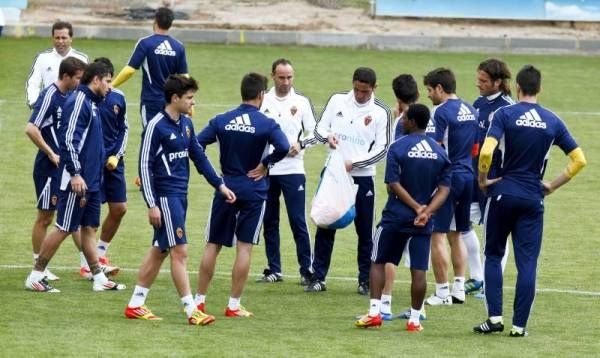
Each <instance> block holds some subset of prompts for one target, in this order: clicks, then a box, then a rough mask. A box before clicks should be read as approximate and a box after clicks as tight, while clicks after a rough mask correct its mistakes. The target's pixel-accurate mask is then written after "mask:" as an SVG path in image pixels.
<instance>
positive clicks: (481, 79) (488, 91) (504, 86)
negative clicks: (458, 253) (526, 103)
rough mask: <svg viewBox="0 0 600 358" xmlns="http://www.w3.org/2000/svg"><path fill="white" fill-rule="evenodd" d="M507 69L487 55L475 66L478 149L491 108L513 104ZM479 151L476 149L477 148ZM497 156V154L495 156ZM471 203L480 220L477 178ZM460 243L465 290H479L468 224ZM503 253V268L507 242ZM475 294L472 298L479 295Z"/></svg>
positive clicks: (477, 259)
mask: <svg viewBox="0 0 600 358" xmlns="http://www.w3.org/2000/svg"><path fill="white" fill-rule="evenodd" d="M509 80H510V70H509V69H508V66H506V64H505V63H504V62H502V61H501V60H498V59H495V58H490V59H487V60H485V61H483V62H481V63H480V64H479V66H478V67H477V88H478V89H479V94H480V96H479V98H477V100H475V102H474V103H473V107H474V108H475V109H476V110H477V113H478V123H479V128H478V130H477V146H478V148H481V146H482V145H483V140H484V139H485V135H486V133H487V130H488V128H489V127H490V120H491V119H492V115H493V113H494V111H496V110H497V109H498V108H501V107H504V106H508V105H511V104H514V103H515V102H514V101H513V99H512V98H510V85H509V83H508V81H509ZM477 152H479V150H477ZM497 158H499V156H497ZM478 161H479V153H478V154H477V155H476V156H475V157H474V158H473V170H474V171H475V173H476V174H477V162H478ZM473 183H474V188H473V202H472V203H471V215H470V218H471V224H473V223H475V224H479V223H481V219H482V218H483V214H482V213H483V211H484V209H485V195H484V194H483V193H482V192H481V190H479V186H478V185H477V179H475V180H474V181H473ZM462 238H463V242H464V243H465V247H466V249H467V264H468V265H469V276H470V278H469V279H468V280H467V281H465V293H466V294H470V293H474V292H478V291H480V290H481V289H482V287H483V267H482V264H481V256H480V251H481V248H480V246H479V239H478V238H477V233H476V232H475V230H473V227H471V230H469V231H468V232H464V233H462ZM506 249H507V250H506V253H505V255H504V258H503V259H502V271H503V272H504V267H505V266H506V260H507V258H508V245H507V247H506ZM481 296H482V295H480V294H478V295H476V296H475V297H481Z"/></svg>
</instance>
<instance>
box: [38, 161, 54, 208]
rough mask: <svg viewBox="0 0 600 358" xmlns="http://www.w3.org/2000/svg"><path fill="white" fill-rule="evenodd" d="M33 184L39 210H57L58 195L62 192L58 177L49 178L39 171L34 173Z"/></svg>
mask: <svg viewBox="0 0 600 358" xmlns="http://www.w3.org/2000/svg"><path fill="white" fill-rule="evenodd" d="M33 184H34V186H35V196H36V199H37V208H38V209H40V210H56V204H57V203H58V194H59V191H60V180H59V178H58V177H57V176H54V175H53V176H48V175H44V173H40V172H39V171H37V170H35V169H34V171H33Z"/></svg>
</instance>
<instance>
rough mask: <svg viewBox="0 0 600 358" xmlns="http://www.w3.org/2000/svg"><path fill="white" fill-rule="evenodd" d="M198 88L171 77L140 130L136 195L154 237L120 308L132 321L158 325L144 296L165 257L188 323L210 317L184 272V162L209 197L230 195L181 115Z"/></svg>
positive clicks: (189, 81)
mask: <svg viewBox="0 0 600 358" xmlns="http://www.w3.org/2000/svg"><path fill="white" fill-rule="evenodd" d="M197 90H198V84H197V83H196V81H195V80H194V79H193V78H190V77H185V76H181V75H172V76H169V78H167V82H165V90H164V96H165V100H166V102H167V105H166V106H165V108H164V110H163V111H162V112H160V113H158V114H157V115H156V116H155V117H154V118H152V120H151V121H150V122H148V125H147V126H146V128H145V130H144V133H143V135H142V137H143V139H142V145H141V149H140V161H139V168H140V169H139V170H140V177H141V178H142V182H143V185H142V192H143V194H144V200H145V201H146V205H148V220H149V221H150V224H151V225H152V226H153V227H154V238H153V239H152V246H151V247H150V250H149V251H148V254H147V255H146V257H145V258H144V261H143V262H142V266H141V267H140V271H139V274H138V281H137V284H136V286H135V289H134V290H133V294H132V295H131V300H130V301H129V304H128V305H127V307H126V308H125V317H127V318H132V319H144V320H159V319H160V318H159V317H157V316H155V315H154V314H153V313H152V311H150V310H149V309H148V308H146V306H145V302H146V297H147V296H148V291H149V290H150V287H151V286H152V283H153V282H154V280H155V279H156V276H157V275H158V272H159V270H160V267H161V265H162V263H163V261H164V260H165V258H166V257H167V256H169V257H170V259H171V277H172V278H173V283H174V284H175V288H176V289H177V293H178V294H179V296H180V297H181V303H182V304H183V308H184V311H185V313H186V315H187V319H188V323H189V324H191V325H207V324H209V323H212V322H213V321H214V317H213V316H209V315H207V314H204V313H203V312H201V311H200V310H198V309H197V308H196V305H195V304H194V298H193V296H192V294H191V291H190V281H189V278H188V274H187V271H186V264H187V232H186V229H185V218H186V212H187V189H188V181H189V176H190V163H189V159H188V157H189V158H191V159H192V161H193V162H194V165H195V166H196V169H197V170H198V172H199V173H201V174H202V175H204V177H205V178H206V180H207V181H208V182H209V183H210V185H212V186H213V187H214V188H215V189H217V190H218V191H219V192H220V194H219V193H215V195H216V196H219V197H221V198H222V199H223V201H226V202H228V203H233V202H234V201H235V195H234V194H233V192H232V191H231V190H229V189H228V188H227V187H226V186H225V184H224V183H223V179H222V178H221V177H219V176H218V175H217V173H215V170H214V169H213V167H212V166H211V164H210V162H209V161H208V159H207V157H206V154H205V153H204V150H203V149H202V147H200V144H198V140H197V139H196V136H195V133H194V126H193V124H192V120H191V118H189V117H188V116H186V115H185V114H186V113H187V112H189V110H190V108H191V107H192V106H193V105H194V94H195V93H196V91H197Z"/></svg>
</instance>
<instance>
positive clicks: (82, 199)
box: [79, 196, 87, 208]
mask: <svg viewBox="0 0 600 358" xmlns="http://www.w3.org/2000/svg"><path fill="white" fill-rule="evenodd" d="M86 205H87V199H86V198H85V196H82V197H81V199H80V200H79V207H80V208H85V206H86Z"/></svg>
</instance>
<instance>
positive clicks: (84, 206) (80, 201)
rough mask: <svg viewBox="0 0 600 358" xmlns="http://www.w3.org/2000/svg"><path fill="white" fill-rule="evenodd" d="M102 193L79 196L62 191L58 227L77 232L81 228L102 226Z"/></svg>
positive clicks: (58, 211)
mask: <svg viewBox="0 0 600 358" xmlns="http://www.w3.org/2000/svg"><path fill="white" fill-rule="evenodd" d="M100 206H101V203H100V192H98V191H95V192H86V193H85V196H78V195H77V194H75V193H74V192H72V191H71V190H70V189H69V190H61V191H60V193H59V195H58V204H57V205H56V211H57V216H56V227H57V228H59V229H60V230H62V231H66V232H75V231H77V230H79V227H80V226H90V227H94V228H96V227H98V226H100Z"/></svg>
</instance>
